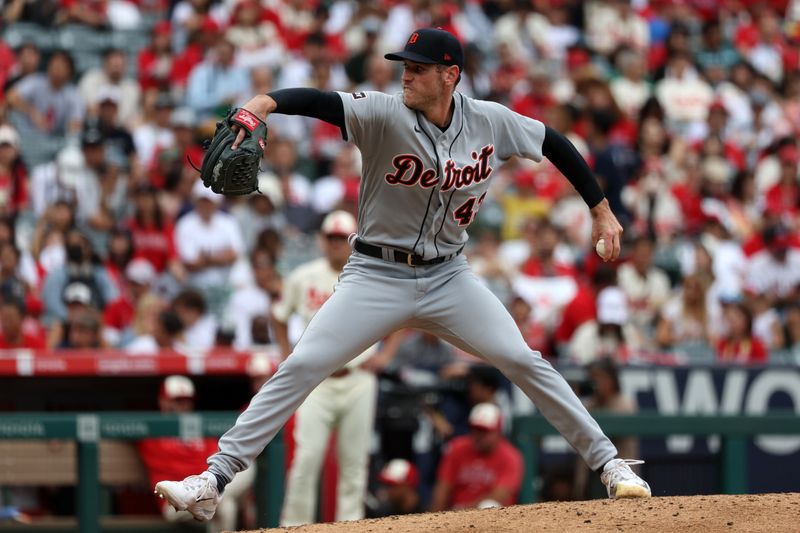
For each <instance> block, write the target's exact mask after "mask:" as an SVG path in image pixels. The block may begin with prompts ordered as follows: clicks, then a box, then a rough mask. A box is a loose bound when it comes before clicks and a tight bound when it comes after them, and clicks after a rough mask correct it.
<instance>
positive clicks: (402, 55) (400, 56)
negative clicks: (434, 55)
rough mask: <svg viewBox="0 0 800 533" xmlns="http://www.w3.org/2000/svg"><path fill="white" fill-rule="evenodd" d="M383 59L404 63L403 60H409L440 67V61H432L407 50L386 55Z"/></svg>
mask: <svg viewBox="0 0 800 533" xmlns="http://www.w3.org/2000/svg"><path fill="white" fill-rule="evenodd" d="M383 57H385V58H386V59H388V60H389V61H403V60H406V59H407V60H408V61H415V62H417V63H427V64H429V65H438V64H439V62H438V61H436V60H434V59H431V58H430V57H426V56H424V55H422V54H417V53H416V52H408V51H406V50H403V51H401V52H394V53H391V54H386V55H385V56H383ZM442 64H444V63H442Z"/></svg>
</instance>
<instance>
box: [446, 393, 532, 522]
mask: <svg viewBox="0 0 800 533" xmlns="http://www.w3.org/2000/svg"><path fill="white" fill-rule="evenodd" d="M469 423H470V427H471V429H472V431H471V432H470V434H469V435H464V436H462V437H456V438H455V439H453V440H451V441H450V443H449V445H448V448H447V450H446V451H445V453H444V456H443V457H442V462H441V464H440V465H439V472H438V479H437V481H436V486H435V487H434V489H433V499H432V502H431V511H443V510H445V509H463V508H468V507H478V508H484V507H499V506H503V505H511V504H513V503H515V502H516V501H517V493H518V491H519V487H520V485H521V483H522V455H521V454H520V453H519V451H518V450H517V449H516V448H514V446H512V445H511V443H510V442H508V441H507V440H506V439H505V438H503V436H502V434H501V433H500V429H501V426H502V419H501V416H500V409H499V408H498V407H497V406H496V405H494V404H491V403H480V404H478V405H476V406H475V407H473V408H472V411H471V412H470V415H469Z"/></svg>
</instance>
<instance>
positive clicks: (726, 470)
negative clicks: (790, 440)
mask: <svg viewBox="0 0 800 533" xmlns="http://www.w3.org/2000/svg"><path fill="white" fill-rule="evenodd" d="M593 416H594V418H595V420H597V422H598V424H600V427H601V428H603V431H604V432H605V433H606V435H608V436H609V437H612V438H613V437H667V436H670V435H693V436H704V435H706V436H707V435H718V436H719V437H720V439H721V447H720V451H719V453H718V454H717V466H718V469H719V474H720V487H719V489H720V492H721V493H723V494H742V493H746V492H747V481H748V480H747V470H748V469H747V463H748V455H747V442H748V439H749V438H751V437H753V436H755V435H800V417H798V416H797V414H795V413H794V412H787V413H775V414H766V415H760V416H703V415H698V416H686V415H676V416H666V415H660V414H658V413H639V414H636V415H612V414H600V413H597V414H595V413H593ZM546 435H558V432H557V431H556V429H555V428H554V427H553V426H551V425H550V423H549V422H547V420H545V419H544V417H542V416H540V415H530V416H518V417H515V418H514V422H513V424H512V439H513V442H514V444H515V445H516V446H517V448H518V449H519V450H520V452H521V453H522V456H523V459H524V465H525V472H524V476H523V481H522V488H521V489H520V494H519V503H533V502H536V501H538V499H539V498H538V496H539V495H538V494H537V486H536V483H534V481H535V479H536V477H537V476H538V473H539V444H538V442H539V440H540V439H541V438H542V437H544V436H546Z"/></svg>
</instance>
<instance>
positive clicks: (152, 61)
mask: <svg viewBox="0 0 800 533" xmlns="http://www.w3.org/2000/svg"><path fill="white" fill-rule="evenodd" d="M171 39H172V26H171V25H170V23H169V21H167V20H162V21H160V22H158V23H157V24H156V25H155V26H153V33H152V40H151V41H150V46H148V47H147V48H144V49H142V51H141V52H139V56H138V59H137V64H138V69H137V72H138V73H139V86H140V87H141V88H142V91H153V90H155V91H156V92H158V91H164V90H169V88H170V84H171V76H170V74H171V73H172V69H173V65H174V63H175V55H174V54H173V53H172V41H171Z"/></svg>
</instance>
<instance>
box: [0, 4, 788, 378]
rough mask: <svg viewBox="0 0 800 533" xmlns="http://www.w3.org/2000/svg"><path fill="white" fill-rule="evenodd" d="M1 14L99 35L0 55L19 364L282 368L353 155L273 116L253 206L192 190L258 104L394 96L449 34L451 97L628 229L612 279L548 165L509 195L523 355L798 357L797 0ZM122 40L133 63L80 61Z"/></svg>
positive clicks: (492, 210) (512, 285) (496, 244)
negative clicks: (404, 70) (264, 350)
mask: <svg viewBox="0 0 800 533" xmlns="http://www.w3.org/2000/svg"><path fill="white" fill-rule="evenodd" d="M2 12H3V17H4V23H5V33H4V35H5V36H6V37H8V36H9V35H17V36H19V35H23V34H24V35H29V36H30V35H35V34H33V33H25V32H24V31H21V30H20V31H17V30H19V29H20V28H23V29H24V28H26V27H31V26H32V25H44V26H51V27H52V28H53V31H55V32H59V31H61V32H64V31H67V29H69V28H75V27H79V28H82V30H81V31H84V33H85V35H84V36H85V39H84V40H85V42H84V40H82V39H76V40H75V39H74V40H72V41H70V40H69V39H66V40H65V39H60V40H58V39H56V40H52V39H51V40H49V41H47V42H46V43H38V44H37V40H36V38H33V37H31V38H29V39H24V40H21V41H20V42H19V43H18V46H16V47H14V48H12V47H10V46H9V45H8V44H7V43H6V42H3V43H0V64H2V66H3V67H2V69H0V73H2V74H1V76H2V80H0V81H2V94H1V96H2V100H0V101H2V108H1V110H2V125H0V213H2V220H1V221H0V243H1V244H0V263H1V265H2V269H1V271H0V276H1V277H2V289H1V291H2V296H3V297H2V303H3V313H2V321H1V322H2V324H1V325H2V338H1V339H0V345H2V346H8V347H31V348H41V347H48V348H54V349H58V348H80V349H85V348H97V347H118V348H123V349H129V350H130V351H131V352H132V353H148V352H154V351H157V350H159V349H161V348H165V347H179V348H180V349H184V350H190V351H191V350H194V351H198V352H202V351H204V350H207V349H209V348H211V347H212V346H218V345H223V346H231V345H233V346H234V347H236V348H239V349H248V348H251V347H252V346H253V345H258V344H270V343H272V342H274V339H272V338H271V336H270V331H269V327H268V326H266V324H267V323H268V322H269V320H268V318H269V314H270V311H269V310H270V304H271V302H273V301H274V300H275V299H276V298H279V297H280V294H281V286H282V279H283V278H284V277H285V276H286V275H288V273H289V272H291V270H292V269H293V268H294V266H296V265H297V264H299V263H301V262H302V261H304V260H306V259H308V258H310V257H313V256H315V255H318V254H319V253H320V252H319V246H318V241H317V240H316V237H315V233H316V231H317V230H318V228H319V225H320V223H321V220H322V218H323V217H324V216H325V215H326V214H327V213H329V212H331V211H332V210H335V209H343V210H346V211H350V212H352V213H354V214H355V212H356V205H357V197H358V190H359V180H360V179H361V176H360V154H359V153H358V150H357V149H356V148H354V147H353V146H352V145H348V144H346V143H345V142H344V141H343V140H342V138H341V134H340V132H339V131H338V130H337V129H336V128H335V127H333V126H330V125H329V124H326V123H323V122H320V121H316V120H313V119H306V118H304V117H297V116H280V115H274V116H271V117H270V118H269V121H268V123H269V126H270V142H269V145H268V147H267V150H266V152H265V156H264V161H263V165H262V173H261V175H260V177H259V186H260V191H261V194H254V195H252V196H250V197H247V198H224V197H221V196H218V195H214V194H211V193H210V191H209V190H207V189H205V188H203V187H202V186H201V185H200V184H199V181H198V173H197V171H196V170H195V169H194V168H193V165H197V164H199V162H200V161H201V160H202V155H203V152H202V146H201V142H202V140H203V139H206V138H208V137H210V136H211V135H212V133H213V129H214V127H215V123H216V121H218V120H219V119H220V118H221V117H223V116H224V115H225V113H226V112H227V110H228V109H229V108H230V107H231V106H236V105H240V104H242V103H243V102H244V101H246V100H247V99H248V98H249V97H250V96H251V95H253V94H256V93H264V92H267V91H269V90H272V89H276V88H283V87H296V86H304V87H316V88H319V89H322V90H341V91H354V90H379V91H387V92H394V91H396V90H397V89H398V87H399V85H398V80H399V76H398V74H399V73H398V71H397V70H396V66H395V65H393V64H391V63H389V62H387V61H385V60H383V58H382V54H383V53H384V52H385V51H386V50H389V49H394V48H398V47H401V46H402V44H403V38H404V36H405V35H407V34H408V33H409V32H410V31H411V30H412V29H413V28H416V27H420V26H429V25H433V26H439V27H442V28H445V29H447V30H449V31H452V32H453V33H454V34H456V35H457V36H458V37H459V38H460V39H461V40H462V42H463V43H464V46H465V49H466V58H467V59H466V64H465V68H464V75H463V77H462V81H461V82H460V84H459V86H458V90H459V91H461V92H463V93H465V94H468V95H470V96H474V97H477V98H485V99H490V100H495V101H499V102H502V103H503V104H505V105H507V106H509V107H510V108H512V109H513V110H515V111H517V112H519V113H521V114H525V115H528V116H532V117H535V118H538V119H541V120H543V121H544V122H546V123H547V124H548V125H550V126H552V127H554V128H556V129H558V130H560V131H562V132H563V133H565V134H566V135H567V136H568V137H569V138H570V139H571V140H572V141H573V143H574V144H575V145H576V147H577V148H578V150H579V151H580V152H581V153H582V155H583V156H584V157H585V158H586V160H587V161H588V162H589V163H590V165H591V166H592V168H593V170H594V171H595V173H596V175H597V178H598V180H600V182H601V183H602V185H603V188H604V190H605V192H606V195H607V197H608V199H609V201H610V203H611V206H612V208H613V209H614V211H615V213H616V214H617V216H618V217H619V219H620V220H621V221H622V223H623V226H624V227H625V229H626V231H625V242H624V246H623V256H622V258H621V260H620V261H618V262H616V263H614V264H612V265H607V264H602V263H601V262H600V261H599V260H598V258H597V257H596V256H595V255H594V254H593V253H591V243H590V218H589V216H588V210H587V208H586V206H585V205H584V204H583V203H582V201H581V200H580V198H579V197H578V196H577V195H576V193H575V192H574V191H573V190H572V188H571V187H570V186H569V184H568V182H567V181H566V180H565V179H564V178H563V177H562V176H560V175H559V173H558V171H557V170H556V169H555V168H554V167H553V166H552V165H551V164H550V163H549V162H547V161H544V162H543V163H541V164H532V163H530V162H528V161H522V160H511V161H509V162H508V163H506V164H505V165H503V166H502V167H501V168H498V169H497V172H496V174H495V178H494V179H495V182H496V183H495V185H494V187H493V188H492V190H491V193H490V194H491V197H487V199H486V202H485V204H484V209H482V211H481V215H480V216H479V218H478V220H477V221H476V223H475V224H474V225H473V228H471V233H472V240H471V245H470V247H469V248H468V253H469V255H470V256H471V257H472V264H473V266H474V267H475V270H476V272H477V273H478V274H479V275H480V276H481V277H482V278H484V279H485V280H486V283H487V284H488V285H489V286H490V287H491V288H492V290H493V291H494V292H496V293H497V294H498V295H499V296H500V297H501V298H502V299H503V300H504V301H505V302H506V303H507V304H508V306H509V309H510V310H511V311H512V313H513V314H514V317H515V319H516V320H517V322H518V323H519V325H520V328H521V329H522V330H523V332H524V334H525V336H526V338H527V339H528V340H529V342H530V344H531V346H533V347H535V348H537V349H540V350H541V351H542V352H543V353H544V355H545V356H546V357H548V358H551V359H552V360H554V361H558V362H568V363H577V364H585V363H588V362H591V361H593V360H596V359H598V358H602V357H604V356H611V357H613V358H615V359H617V360H618V361H620V362H643V363H648V362H653V361H659V362H664V361H672V362H676V363H680V362H694V361H713V360H718V361H724V362H731V363H763V362H789V361H793V360H796V359H797V357H798V354H800V297H799V293H798V286H800V249H798V247H800V238H798V232H797V230H798V220H800V219H799V218H798V213H799V211H798V209H799V208H800V194H798V182H797V180H798V161H799V160H800V152H799V151H798V146H797V142H796V136H797V132H798V129H800V105H798V101H799V100H798V96H799V95H800V72H798V64H800V30H798V25H797V22H798V17H800V3H798V2H787V1H779V0H776V1H770V2H767V1H762V2H740V1H735V0H724V1H722V0H721V1H701V0H695V1H690V0H684V1H678V0H673V1H651V2H647V1H646V0H632V1H628V0H613V1H612V0H606V1H590V2H577V1H569V0H530V1H524V0H520V1H485V2H453V1H436V0H415V1H412V2H378V3H374V2H357V1H336V2H319V1H312V0H293V1H279V0H274V1H264V2H262V3H259V2H256V1H253V0H239V1H235V0H234V1H223V2H211V3H209V2H208V0H182V1H179V2H174V3H164V2H128V1H117V0H113V1H104V0H101V1H85V0H75V1H74V2H66V3H58V4H56V3H53V2H50V1H45V0H40V1H34V2H18V1H11V2H8V1H6V2H4V4H3V5H2ZM36 27H39V26H36ZM14 31H17V33H16V34H14ZM120 34H121V35H124V36H125V38H126V39H129V40H130V43H132V44H131V48H126V47H105V48H97V49H95V50H92V47H91V45H89V44H87V43H89V42H94V41H96V40H97V39H94V40H93V39H90V38H89V36H92V35H94V36H95V37H97V36H109V35H112V36H113V35H120ZM133 35H138V36H139V37H143V39H139V40H138V41H137V40H136V39H134V38H133V37H131V36H133ZM65 42H66V43H67V44H69V43H70V42H71V43H72V47H71V48H70V47H69V46H67V47H56V46H53V44H54V43H58V44H64V43H65ZM98 42H100V43H106V44H108V43H113V42H119V40H114V39H110V40H106V41H98ZM135 42H141V43H143V44H142V46H141V47H140V48H138V49H137V47H136V46H134V44H133V43H135ZM98 46H99V45H98ZM87 56H90V58H89V59H87ZM76 57H81V58H82V59H80V61H76ZM78 64H80V65H84V66H85V68H84V69H83V70H80V69H79V68H78V67H77V66H76V65H78ZM92 64H94V65H95V66H93V67H91V66H87V65H92ZM231 309H237V312H232V311H231ZM242 310H244V312H241V311H242ZM295 329H297V328H295ZM295 334H297V332H296V331H295ZM295 338H296V337H295Z"/></svg>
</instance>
